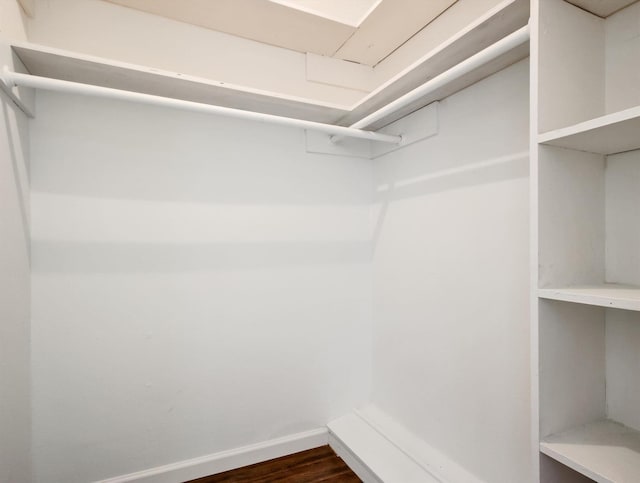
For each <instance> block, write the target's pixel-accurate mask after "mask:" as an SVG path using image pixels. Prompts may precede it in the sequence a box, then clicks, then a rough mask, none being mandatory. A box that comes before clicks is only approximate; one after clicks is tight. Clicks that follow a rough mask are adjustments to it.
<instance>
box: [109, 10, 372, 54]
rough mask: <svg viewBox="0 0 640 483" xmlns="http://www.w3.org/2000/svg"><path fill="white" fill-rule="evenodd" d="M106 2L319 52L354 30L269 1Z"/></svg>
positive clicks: (333, 48) (336, 45)
mask: <svg viewBox="0 0 640 483" xmlns="http://www.w3.org/2000/svg"><path fill="white" fill-rule="evenodd" d="M107 1H109V2H111V3H116V4H118V5H122V6H125V7H130V8H134V9H137V10H142V11H144V12H148V13H153V14H156V15H160V16H163V17H166V18H170V19H174V20H179V21H181V22H186V23H190V24H193V25H197V26H200V27H205V28H209V29H212V30H217V31H220V32H225V33H229V34H232V35H235V36H238V37H243V38H246V39H251V40H256V41H258V42H263V43H266V44H270V45H276V46H278V47H284V48H287V49H291V50H297V51H299V52H312V53H314V54H319V55H331V54H333V53H334V52H335V51H336V50H337V49H338V48H339V47H340V46H341V45H342V44H343V43H344V42H345V41H346V40H347V39H348V38H349V37H350V36H351V35H352V34H353V32H354V31H355V27H354V26H351V25H347V24H345V23H341V22H336V21H335V20H331V19H328V18H325V17H322V16H318V15H315V14H313V13H309V12H308V11H303V10H300V9H297V8H291V7H289V6H286V5H283V4H281V3H276V2H272V1H270V0H242V1H239V0H215V1H211V0H180V1H179V2H178V1H176V0H107ZM359 1H360V0H357V2H359ZM306 3H310V2H306Z"/></svg>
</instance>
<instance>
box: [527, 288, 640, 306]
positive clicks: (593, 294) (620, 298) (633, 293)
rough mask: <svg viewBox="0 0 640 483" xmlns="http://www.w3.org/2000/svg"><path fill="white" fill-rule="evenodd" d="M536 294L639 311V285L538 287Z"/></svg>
mask: <svg viewBox="0 0 640 483" xmlns="http://www.w3.org/2000/svg"><path fill="white" fill-rule="evenodd" d="M538 296H539V297H540V298H543V299H550V300H561V301H563V302H573V303H577V304H585V305H597V306H599V307H609V308H613V309H625V310H636V311H640V287H634V286H630V285H616V284H605V285H594V286H576V287H564V288H541V289H538Z"/></svg>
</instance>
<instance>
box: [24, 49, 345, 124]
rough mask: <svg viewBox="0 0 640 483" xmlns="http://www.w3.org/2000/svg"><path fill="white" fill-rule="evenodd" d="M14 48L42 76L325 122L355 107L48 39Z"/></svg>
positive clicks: (333, 119)
mask: <svg viewBox="0 0 640 483" xmlns="http://www.w3.org/2000/svg"><path fill="white" fill-rule="evenodd" d="M12 48H13V50H14V52H15V53H16V55H17V56H18V57H19V58H20V60H21V61H22V63H23V64H24V65H25V67H26V68H27V70H28V72H29V73H30V74H33V75H37V76H42V77H51V78H54V79H61V80H67V81H72V82H80V83H83V84H91V85H96V86H102V87H111V88H114V89H122V90H125V91H132V92H141V93H144V94H152V95H156V96H162V97H171V98H174V99H182V100H186V101H193V102H201V103H204V104H213V105H218V106H223V107H232V108H236V109H245V110H249V111H256V112H262V113H266V114H275V115H279V116H286V117H294V118H298V119H306V120H309V121H317V122H326V123H335V122H336V121H337V120H338V119H340V118H341V117H343V116H344V115H345V114H347V113H348V112H349V110H350V106H346V105H337V104H331V103H325V102H320V101H315V100H312V99H305V98H302V97H295V96H288V95H283V94H278V93H276V92H270V91H264V90H260V89H252V88H249V87H244V86H239V85H234V84H228V83H225V82H220V81H217V80H213V79H207V78H203V77H196V76H190V75H185V74H181V73H178V72H170V71H165V70H160V69H155V68H152V67H147V66H142V65H137V64H129V63H125V62H118V61H115V60H111V59H105V58H102V57H94V56H90V55H84V54H79V53H76V52H70V51H67V50H62V49H57V48H53V47H46V46H43V45H37V44H31V43H14V44H13V45H12Z"/></svg>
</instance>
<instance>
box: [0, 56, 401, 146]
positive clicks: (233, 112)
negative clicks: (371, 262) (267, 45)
mask: <svg viewBox="0 0 640 483" xmlns="http://www.w3.org/2000/svg"><path fill="white" fill-rule="evenodd" d="M2 82H3V83H4V84H5V87H7V88H8V90H9V91H10V90H11V88H12V87H15V86H22V87H31V88H34V89H45V90H50V91H57V92H65V93H70V94H80V95H86V96H95V97H102V98H106V99H116V100H122V101H131V102H138V103H141V104H149V105H153V106H162V107H172V108H176V109H183V110H187V111H194V112H201V113H206V114H219V115H223V116H229V117H236V118H239V119H248V120H252V121H258V122H270V123H273V124H280V125H283V126H292V127H300V128H303V129H311V130H314V131H320V132H325V133H327V134H337V135H340V136H344V137H353V138H361V139H369V140H371V141H379V142H384V143H392V144H399V143H400V142H401V141H402V136H393V135H390V134H382V133H376V132H373V131H364V130H362V129H357V128H351V127H345V126H334V125H333V124H324V123H321V122H315V121H306V120H304V119H295V118H291V117H283V116H275V115H273V114H263V113H261V112H253V111H244V110H242V109H233V108H231V107H222V106H214V105H211V104H203V103H200V102H192V101H184V100H181V99H172V98H170V97H162V96H154V95H151V94H142V93H139V92H131V91H123V90H120V89H112V88H110V87H101V86H94V85H90V84H81V83H79V82H69V81H64V80H59V79H51V78H48V77H40V76H35V75H30V74H21V73H19V72H13V71H10V70H9V69H8V68H7V67H6V66H5V68H4V71H3V73H2ZM14 102H15V101H14Z"/></svg>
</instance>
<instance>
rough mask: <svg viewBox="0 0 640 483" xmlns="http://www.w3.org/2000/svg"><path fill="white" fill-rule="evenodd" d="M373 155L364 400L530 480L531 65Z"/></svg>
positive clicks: (427, 438)
mask: <svg viewBox="0 0 640 483" xmlns="http://www.w3.org/2000/svg"><path fill="white" fill-rule="evenodd" d="M440 107H441V109H440V133H439V134H438V136H436V137H434V138H431V139H429V140H427V141H424V142H421V143H417V144H415V145H412V146H409V147H407V148H405V149H403V150H400V151H397V152H395V153H393V154H391V155H388V156H386V157H384V158H380V160H378V161H377V162H376V163H375V171H374V182H375V186H376V189H377V220H376V221H377V226H376V235H375V239H374V244H375V251H374V298H373V300H374V354H373V399H372V401H373V404H374V405H376V406H377V407H378V408H379V409H380V410H382V411H383V412H384V413H386V414H387V415H389V416H390V417H391V418H393V419H395V420H396V421H397V422H398V423H400V424H402V425H403V426H404V427H405V428H407V429H408V430H410V431H411V432H413V433H414V434H415V435H417V436H418V437H419V438H421V439H422V440H424V442H425V443H427V444H428V445H430V446H432V447H433V448H435V449H436V450H438V451H440V452H442V453H444V454H445V455H448V456H449V458H451V459H452V460H454V461H455V462H456V463H458V464H459V465H460V466H462V467H463V468H465V469H467V470H468V471H469V472H470V473H473V474H474V475H476V476H477V477H478V478H479V479H481V480H484V481H486V482H490V483H501V482H502V483H513V482H515V481H518V482H525V481H530V475H531V469H530V468H531V466H530V461H529V459H530V449H529V447H530V446H529V444H530V436H529V434H530V429H529V421H530V418H529V318H528V291H529V287H528V278H529V277H528V223H529V220H528V61H523V62H520V63H518V64H516V65H515V66H512V67H510V68H508V69H506V70H504V71H502V72H500V73H498V74H496V75H495V76H492V77H490V78H489V79H486V80H484V81H482V82H480V83H478V84H476V85H474V86H472V87H470V88H468V89H466V90H464V91H462V92H460V93H458V94H456V95H454V96H452V97H450V98H448V99H446V100H444V101H443V102H442V103H441V105H440Z"/></svg>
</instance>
